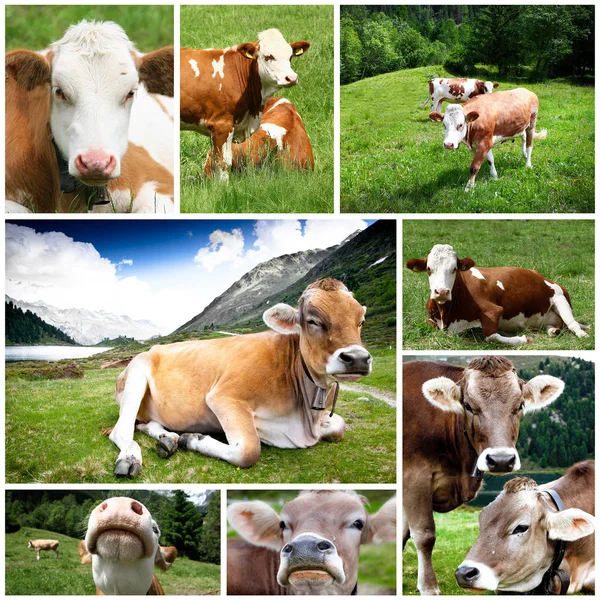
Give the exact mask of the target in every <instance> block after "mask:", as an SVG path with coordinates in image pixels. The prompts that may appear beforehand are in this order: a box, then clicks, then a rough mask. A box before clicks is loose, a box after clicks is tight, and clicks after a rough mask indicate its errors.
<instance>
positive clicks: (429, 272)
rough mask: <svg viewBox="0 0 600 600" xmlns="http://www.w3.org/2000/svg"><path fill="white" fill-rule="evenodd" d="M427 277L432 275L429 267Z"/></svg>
mask: <svg viewBox="0 0 600 600" xmlns="http://www.w3.org/2000/svg"><path fill="white" fill-rule="evenodd" d="M427 275H431V269H430V268H429V267H427Z"/></svg>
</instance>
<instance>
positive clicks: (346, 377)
mask: <svg viewBox="0 0 600 600" xmlns="http://www.w3.org/2000/svg"><path fill="white" fill-rule="evenodd" d="M368 374H369V373H368V372H367V371H360V372H353V373H348V372H343V373H333V377H334V378H335V379H336V381H341V382H344V381H358V380H359V379H362V378H363V377H366V376H367V375H368Z"/></svg>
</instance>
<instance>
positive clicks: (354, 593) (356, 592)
mask: <svg viewBox="0 0 600 600" xmlns="http://www.w3.org/2000/svg"><path fill="white" fill-rule="evenodd" d="M350 595H351V596H357V595H358V581H357V582H356V583H355V584H354V589H353V590H352V592H351V593H350Z"/></svg>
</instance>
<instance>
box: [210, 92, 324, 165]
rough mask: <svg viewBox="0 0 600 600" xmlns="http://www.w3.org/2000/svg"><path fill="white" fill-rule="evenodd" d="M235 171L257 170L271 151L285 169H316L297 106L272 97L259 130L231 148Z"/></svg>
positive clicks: (211, 156)
mask: <svg viewBox="0 0 600 600" xmlns="http://www.w3.org/2000/svg"><path fill="white" fill-rule="evenodd" d="M231 148H232V152H233V155H232V162H231V169H232V171H242V170H243V169H245V168H247V167H248V166H254V167H258V166H260V165H261V164H262V163H263V162H264V161H265V159H266V158H267V157H268V156H269V154H270V153H271V152H272V153H274V154H275V157H276V160H277V161H278V162H279V163H280V164H282V165H283V166H285V167H289V168H294V169H299V170H301V169H310V170H312V169H314V168H315V160H314V158H313V152H312V146H311V145H310V140H309V139H308V134H307V133H306V129H305V128H304V123H303V122H302V118H301V117H300V115H299V114H298V111H297V110H296V107H295V106H294V105H293V104H292V103H291V102H290V101H289V100H287V99H286V98H275V97H274V98H269V99H268V100H267V103H266V104H265V110H264V112H263V116H262V120H261V122H260V127H259V128H258V130H257V131H256V132H255V133H253V134H252V135H251V136H250V137H249V138H247V139H246V140H245V141H244V142H242V143H241V144H233V145H232V147H231ZM212 164H213V152H212V149H211V150H210V151H209V153H208V156H207V157H206V162H205V163H204V173H205V175H207V176H208V177H210V176H211V175H212Z"/></svg>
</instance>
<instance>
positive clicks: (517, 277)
mask: <svg viewBox="0 0 600 600" xmlns="http://www.w3.org/2000/svg"><path fill="white" fill-rule="evenodd" d="M406 267H407V268H408V269H410V270H411V271H415V272H417V273H424V272H427V275H428V277H429V287H430V291H431V292H430V295H429V299H428V300H427V306H426V309H427V314H428V317H429V318H428V321H427V322H428V323H430V324H431V325H433V326H434V327H436V328H437V329H440V330H441V331H447V332H448V333H449V334H458V333H461V332H463V331H466V330H467V329H472V328H476V327H477V328H478V327H481V328H482V329H483V335H484V336H485V339H486V341H496V342H499V343H501V344H511V345H517V344H525V343H527V342H528V341H531V340H530V339H528V338H527V337H526V336H524V335H522V336H512V337H507V336H505V335H502V334H501V333H499V332H500V331H502V332H505V333H507V332H516V331H518V330H520V329H523V328H525V327H533V328H538V329H546V331H547V332H548V335H550V336H555V335H558V333H559V332H560V330H561V329H562V328H563V327H564V326H566V327H568V328H569V329H570V330H571V331H572V332H573V333H574V334H575V335H576V336H577V337H588V334H587V333H586V332H585V331H583V326H582V325H581V324H580V323H578V322H577V321H576V320H575V317H574V316H573V309H572V308H571V299H570V298H569V292H567V290H566V289H565V288H564V287H562V286H561V285H559V284H558V283H555V282H554V281H550V280H549V279H546V278H545V277H543V276H542V275H541V274H540V273H538V272H537V271H532V270H530V269H522V268H520V267H492V268H484V267H479V268H475V261H474V260H473V259H472V258H458V255H457V254H456V252H455V251H454V249H453V248H452V246H448V245H447V244H436V245H435V246H434V247H433V248H432V249H431V252H430V253H429V254H428V255H427V256H426V257H425V258H411V259H410V260H409V261H408V262H407V263H406Z"/></svg>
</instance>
